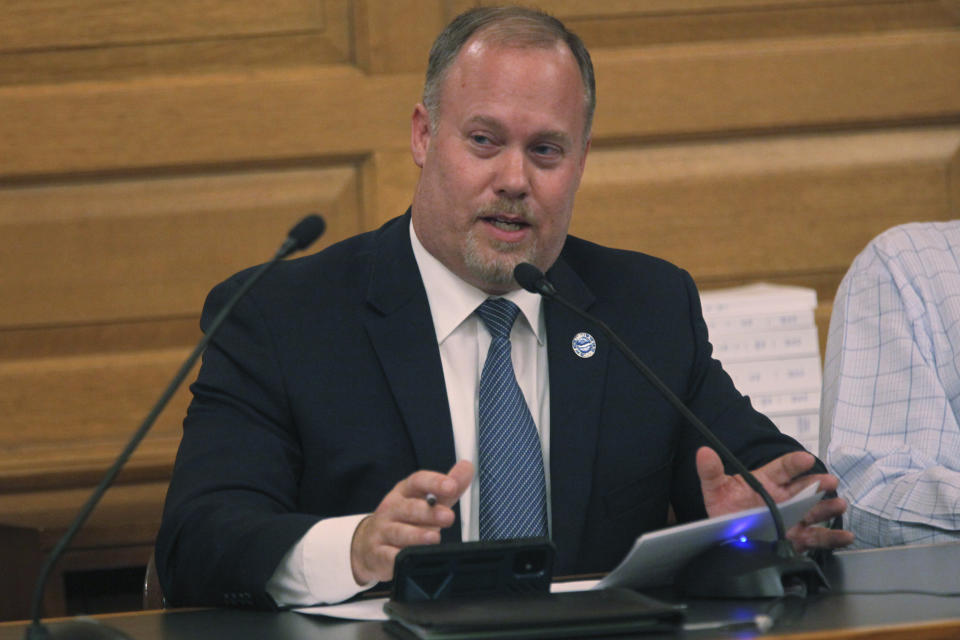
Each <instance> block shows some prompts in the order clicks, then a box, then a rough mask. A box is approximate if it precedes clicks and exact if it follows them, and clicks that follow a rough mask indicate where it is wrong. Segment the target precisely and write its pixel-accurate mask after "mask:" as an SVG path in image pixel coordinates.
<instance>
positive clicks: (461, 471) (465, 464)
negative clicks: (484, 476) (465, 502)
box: [447, 460, 473, 497]
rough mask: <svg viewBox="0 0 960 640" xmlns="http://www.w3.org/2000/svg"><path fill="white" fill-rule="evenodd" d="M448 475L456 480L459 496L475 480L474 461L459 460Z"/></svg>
mask: <svg viewBox="0 0 960 640" xmlns="http://www.w3.org/2000/svg"><path fill="white" fill-rule="evenodd" d="M447 475H448V476H450V477H451V478H453V479H454V480H456V482H457V487H458V493H457V497H460V496H462V495H463V492H464V491H466V490H467V487H469V486H470V482H471V481H472V480H473V463H472V462H470V461H469V460H459V461H457V464H455V465H453V467H451V468H450V471H448V472H447Z"/></svg>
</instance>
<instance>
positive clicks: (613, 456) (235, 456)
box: [157, 213, 802, 607]
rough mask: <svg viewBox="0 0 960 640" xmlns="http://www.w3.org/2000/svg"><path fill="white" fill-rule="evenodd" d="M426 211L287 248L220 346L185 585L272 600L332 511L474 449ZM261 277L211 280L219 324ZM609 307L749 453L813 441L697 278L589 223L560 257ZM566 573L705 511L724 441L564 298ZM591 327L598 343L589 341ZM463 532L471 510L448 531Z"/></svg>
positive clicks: (560, 377)
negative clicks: (312, 250) (759, 406)
mask: <svg viewBox="0 0 960 640" xmlns="http://www.w3.org/2000/svg"><path fill="white" fill-rule="evenodd" d="M409 219H410V218H409V213H408V214H407V215H406V216H402V217H400V218H396V219H394V220H392V221H390V222H388V223H387V224H386V225H384V226H383V227H382V228H380V229H379V230H377V231H373V232H370V233H366V234H362V235H359V236H356V237H353V238H350V239H348V240H345V241H343V242H341V243H338V244H336V245H334V246H331V247H329V248H327V249H326V250H324V251H322V252H320V253H318V254H315V255H312V256H308V257H305V258H301V259H298V260H293V261H289V262H284V263H281V264H280V265H278V266H277V268H276V269H275V270H273V271H272V272H271V273H270V274H268V275H267V276H266V277H265V278H264V279H263V280H262V281H261V282H260V283H259V284H258V285H257V286H256V287H255V288H254V289H253V290H252V291H251V292H250V294H249V295H247V296H246V298H244V299H243V301H241V303H240V305H239V306H238V307H237V309H236V310H235V312H234V313H233V315H232V316H231V318H230V320H228V322H227V323H226V324H225V325H224V326H223V328H222V330H221V332H220V333H219V334H218V336H217V337H216V338H215V339H214V340H213V342H212V343H211V345H210V346H209V347H208V349H207V351H206V353H205V355H204V360H203V365H202V368H201V370H200V374H199V376H198V379H197V381H196V383H195V384H194V385H193V386H192V387H191V389H192V391H193V393H194V399H193V402H192V403H191V405H190V408H189V411H188V414H187V417H186V419H185V421H184V434H183V440H182V442H181V445H180V450H179V453H178V455H177V461H176V466H175V469H174V474H173V478H172V481H171V484H170V489H169V493H168V496H167V503H166V506H165V509H164V518H163V524H162V527H161V530H160V533H159V536H158V539H157V561H158V562H157V564H158V570H159V574H160V578H161V583H162V585H163V588H164V591H165V593H166V595H167V597H168V598H169V599H170V600H171V601H172V602H173V603H179V604H212V605H222V604H231V605H250V606H261V607H269V606H271V605H272V600H271V599H270V598H269V596H268V595H267V594H266V592H265V591H264V585H265V583H266V581H267V579H268V578H269V577H270V575H271V574H272V573H273V570H274V569H275V567H276V565H277V563H278V562H279V561H280V559H281V558H282V556H283V555H284V553H285V552H286V551H287V550H288V549H289V548H290V547H291V546H292V545H293V544H294V543H295V542H296V541H297V540H298V539H299V538H300V537H301V536H302V535H303V534H304V533H305V532H306V531H307V529H308V528H309V527H310V526H312V525H313V524H314V523H315V522H316V521H317V520H319V519H320V518H324V517H331V516H339V515H347V514H354V513H364V512H369V511H372V510H373V509H375V508H376V506H377V504H378V503H379V502H380V500H381V499H382V498H383V496H384V495H386V493H387V492H389V491H390V489H391V488H392V487H393V486H394V485H395V484H396V483H397V482H398V481H400V480H401V479H403V478H404V477H406V476H407V475H409V474H410V473H412V472H413V471H415V470H418V469H433V470H438V471H446V470H447V469H449V468H450V467H451V466H452V465H453V463H454V462H455V454H454V443H453V432H452V426H451V421H450V411H449V406H448V402H447V396H446V391H445V387H444V381H443V371H442V368H441V364H440V355H439V351H438V348H437V342H436V333H435V331H434V327H433V323H432V319H431V315H430V311H429V307H428V303H427V297H426V292H425V290H424V285H423V282H422V280H421V278H420V274H419V271H418V269H417V265H416V261H415V259H414V257H413V251H412V248H411V246H410V240H409V232H408V225H409ZM248 275H249V273H248V272H244V273H240V274H238V275H236V276H234V277H233V278H231V279H229V280H228V281H226V282H225V283H222V284H221V285H218V286H217V287H216V288H215V289H214V290H213V291H212V292H211V294H210V296H209V298H208V300H207V303H206V305H205V307H204V311H203V316H202V320H201V324H202V326H204V327H206V326H207V324H208V323H209V321H210V319H211V318H212V317H213V316H214V315H215V313H216V312H217V311H218V310H219V309H220V308H221V307H222V306H223V304H224V303H225V301H226V300H227V299H228V298H229V296H230V295H231V294H232V293H233V292H234V291H236V289H237V288H238V286H239V285H240V284H241V283H242V282H243V281H244V279H245V278H246V277H247V276H248ZM548 276H549V278H550V279H551V281H552V282H553V283H554V284H555V285H556V287H557V289H558V290H559V291H560V292H561V293H562V294H563V295H564V296H565V297H567V298H568V299H569V300H571V301H572V302H573V303H574V304H576V305H578V306H579V307H581V308H582V309H585V310H588V311H589V312H590V313H593V314H595V315H596V316H598V317H600V318H601V319H602V320H603V321H605V322H606V323H607V324H609V326H610V327H611V328H612V329H613V330H614V331H616V332H617V333H618V334H619V335H620V336H621V337H622V338H623V340H624V341H625V342H626V343H627V344H628V345H630V346H631V347H632V348H633V349H634V350H635V351H636V353H637V354H638V355H639V356H640V357H641V358H642V359H643V360H644V361H645V362H646V363H647V364H648V365H649V366H650V367H651V368H652V369H653V370H654V371H656V372H658V374H659V375H660V377H661V378H662V379H663V381H664V382H665V383H666V384H667V385H668V386H669V387H670V388H671V389H672V390H673V391H674V392H675V393H676V394H677V395H679V396H680V397H681V398H682V399H683V400H684V402H685V403H686V404H687V405H688V406H689V408H690V409H691V410H692V411H693V412H694V413H695V414H697V415H698V416H699V417H700V418H701V420H703V421H704V422H705V423H706V424H707V425H708V426H710V427H711V428H712V429H713V430H714V432H715V433H716V434H717V435H718V436H719V437H720V438H721V439H722V440H723V441H724V442H725V443H726V444H727V445H728V446H729V447H730V448H731V449H732V450H733V451H734V452H735V453H736V454H738V455H739V456H741V458H742V459H743V461H744V462H745V463H746V464H747V466H748V467H751V468H752V467H756V466H759V465H760V464H762V463H764V462H767V461H769V460H772V459H773V458H775V457H777V456H779V455H781V454H783V453H786V452H788V451H793V450H798V449H801V448H802V447H800V445H799V444H797V443H796V442H795V441H794V440H792V439H790V438H788V437H786V436H784V435H782V434H780V433H779V432H778V431H777V430H776V428H775V427H774V426H773V425H772V424H771V423H770V421H769V420H768V419H766V418H765V417H764V416H762V415H761V414H759V413H757V412H756V411H754V410H753V409H752V407H751V406H750V403H749V401H748V400H747V399H746V398H744V397H743V396H741V395H740V394H739V393H738V392H737V391H736V389H735V388H734V386H733V384H732V382H731V381H730V378H729V377H728V376H727V374H726V373H725V372H724V371H723V370H722V368H721V367H720V365H719V363H718V362H716V361H715V360H713V359H712V358H711V347H710V344H709V342H708V340H707V330H706V325H705V324H704V321H703V318H702V315H701V311H700V303H699V297H698V294H697V291H696V288H695V286H694V284H693V281H692V279H691V278H690V276H689V275H688V274H687V273H686V272H684V271H682V270H681V269H678V268H677V267H675V266H673V265H671V264H669V263H667V262H664V261H662V260H659V259H656V258H652V257H650V256H647V255H643V254H639V253H635V252H628V251H619V250H613V249H608V248H604V247H600V246H597V245H595V244H592V243H589V242H586V241H583V240H579V239H576V238H573V237H570V238H568V239H567V241H566V244H565V246H564V249H563V252H562V253H561V255H560V258H559V259H558V260H557V262H556V264H555V265H554V266H553V268H551V269H550V271H549V273H548ZM544 313H545V318H546V326H547V344H548V350H549V351H548V358H549V367H550V415H551V424H550V477H551V506H552V515H553V518H552V524H553V530H552V538H553V542H554V544H555V545H556V547H557V552H558V556H557V566H556V573H557V574H558V575H560V574H572V573H586V572H597V571H605V570H609V569H611V568H612V567H613V566H615V565H616V564H617V562H619V561H620V560H621V559H622V557H623V556H624V555H625V553H626V552H627V551H628V549H629V548H630V546H631V545H632V543H633V541H634V539H635V538H636V537H637V536H638V535H640V534H641V533H643V532H645V531H650V530H652V529H656V528H659V527H662V526H663V525H664V524H665V523H666V521H667V513H668V506H669V505H670V504H672V505H673V507H674V510H675V512H676V514H677V517H678V519H679V520H680V521H687V520H692V519H696V518H700V517H703V516H704V515H705V512H704V507H703V499H702V496H701V493H700V488H699V482H698V479H697V475H696V470H695V465H694V454H695V451H696V449H697V447H698V446H700V445H702V444H704V443H703V442H702V440H701V438H700V437H699V436H698V435H696V434H695V433H694V432H693V430H692V428H691V427H689V426H687V425H685V424H684V422H683V420H682V419H681V418H680V416H679V414H678V413H677V412H676V411H675V410H674V409H673V408H672V407H670V406H669V405H668V403H667V402H666V401H665V400H664V399H663V398H662V397H661V396H660V395H659V394H658V392H657V391H656V390H655V389H654V388H653V387H651V385H650V384H649V383H648V382H646V381H645V380H644V379H643V378H642V377H641V376H640V374H639V373H638V372H636V371H635V370H634V368H633V367H632V366H631V365H630V364H629V363H628V362H627V360H626V359H625V358H623V356H622V355H621V354H620V353H618V352H616V351H615V350H614V348H613V347H612V345H611V344H610V343H609V341H608V340H607V339H606V338H605V337H604V336H603V335H602V333H601V332H600V330H599V329H598V328H596V327H592V326H590V325H589V324H588V323H586V322H585V321H583V320H581V319H580V318H579V317H577V316H576V315H575V314H573V313H572V312H570V311H569V310H566V309H564V308H563V307H560V306H559V305H556V304H555V303H552V302H549V301H545V308H544ZM581 331H587V332H589V333H591V334H592V335H593V336H594V337H595V338H596V341H597V350H596V354H595V355H594V356H593V357H591V358H580V357H578V356H577V355H576V354H575V353H574V351H573V349H572V346H571V341H572V339H573V337H574V336H575V335H576V334H577V333H579V332H581ZM443 539H444V540H445V541H455V540H459V539H460V529H459V520H458V521H457V523H456V524H454V526H453V527H451V528H450V529H448V530H445V531H444V532H443Z"/></svg>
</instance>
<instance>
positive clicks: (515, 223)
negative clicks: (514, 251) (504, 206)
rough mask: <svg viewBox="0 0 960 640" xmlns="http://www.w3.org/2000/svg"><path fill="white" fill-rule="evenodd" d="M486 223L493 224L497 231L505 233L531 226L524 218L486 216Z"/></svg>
mask: <svg viewBox="0 0 960 640" xmlns="http://www.w3.org/2000/svg"><path fill="white" fill-rule="evenodd" d="M483 220H484V222H488V223H490V224H492V225H493V226H494V227H496V228H497V229H501V230H503V231H519V230H520V229H523V228H524V227H529V226H530V225H529V224H528V223H527V222H526V221H524V220H523V219H522V218H509V217H506V216H484V218H483Z"/></svg>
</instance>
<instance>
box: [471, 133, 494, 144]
mask: <svg viewBox="0 0 960 640" xmlns="http://www.w3.org/2000/svg"><path fill="white" fill-rule="evenodd" d="M470 139H471V140H473V142H474V143H476V144H479V145H488V144H490V138H488V137H487V136H485V135H483V134H482V133H475V134H473V135H472V136H470Z"/></svg>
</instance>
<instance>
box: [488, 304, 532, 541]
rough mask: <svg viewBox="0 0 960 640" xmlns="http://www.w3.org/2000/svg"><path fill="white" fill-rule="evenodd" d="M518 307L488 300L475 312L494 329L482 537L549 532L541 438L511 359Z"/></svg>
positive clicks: (489, 359) (489, 369) (489, 362)
mask: <svg viewBox="0 0 960 640" xmlns="http://www.w3.org/2000/svg"><path fill="white" fill-rule="evenodd" d="M519 312H520V309H519V308H518V307H517V305H515V304H514V303H512V302H510V301H509V300H505V299H503V298H489V299H487V301H486V302H484V303H483V304H481V305H480V306H479V307H477V314H478V315H479V316H480V318H481V319H482V320H483V323H484V324H485V325H486V326H487V329H488V330H489V331H490V336H491V340H490V350H489V351H488V352H487V360H486V362H485V363H484V365H483V372H482V373H481V374H480V437H479V450H480V539H481V540H502V539H505V538H527V537H535V536H546V535H547V516H546V505H547V500H546V488H545V482H544V476H543V456H542V455H541V453H540V436H539V434H538V433H537V427H536V425H535V424H534V423H533V417H532V416H531V415H530V409H529V408H528V407H527V402H526V400H524V397H523V393H522V392H521V391H520V386H519V385H518V384H517V378H516V376H515V375H514V373H513V361H512V359H511V358H510V329H511V327H513V323H514V321H515V320H516V319H517V314H518V313H519Z"/></svg>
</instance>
